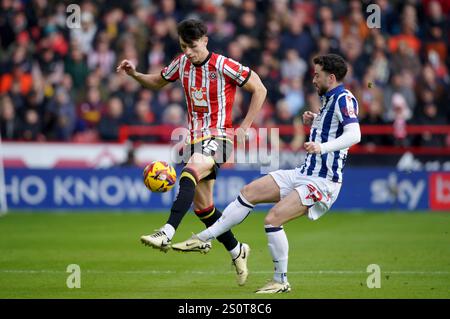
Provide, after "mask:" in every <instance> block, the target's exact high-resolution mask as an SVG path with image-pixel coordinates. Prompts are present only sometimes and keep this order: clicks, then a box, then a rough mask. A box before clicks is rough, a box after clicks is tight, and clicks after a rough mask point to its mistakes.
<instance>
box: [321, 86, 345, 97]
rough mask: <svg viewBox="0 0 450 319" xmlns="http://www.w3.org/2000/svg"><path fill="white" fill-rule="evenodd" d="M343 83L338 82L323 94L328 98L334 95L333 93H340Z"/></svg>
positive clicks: (342, 89)
mask: <svg viewBox="0 0 450 319" xmlns="http://www.w3.org/2000/svg"><path fill="white" fill-rule="evenodd" d="M344 90H345V89H344V84H339V85H338V86H336V87H335V88H334V89H331V90H330V91H328V92H327V93H325V94H324V95H323V96H325V97H326V98H329V97H330V96H332V95H334V94H338V93H341V92H342V91H344Z"/></svg>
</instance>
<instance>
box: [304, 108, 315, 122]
mask: <svg viewBox="0 0 450 319" xmlns="http://www.w3.org/2000/svg"><path fill="white" fill-rule="evenodd" d="M316 116H317V114H316V113H313V112H311V111H306V112H305V113H303V124H305V125H311V124H312V122H313V121H314V119H315V117H316Z"/></svg>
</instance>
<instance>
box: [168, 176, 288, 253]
mask: <svg viewBox="0 0 450 319" xmlns="http://www.w3.org/2000/svg"><path fill="white" fill-rule="evenodd" d="M279 199H280V188H279V186H278V184H277V183H276V182H275V180H274V179H273V177H272V176H271V175H266V176H264V177H261V178H259V179H257V180H255V181H253V182H251V183H250V184H248V185H246V186H244V188H243V189H242V190H241V193H240V194H239V196H238V197H237V199H236V200H235V201H234V202H231V203H230V204H229V205H228V206H227V207H226V208H225V210H224V211H223V214H222V217H220V218H219V219H218V220H217V221H216V222H215V223H214V225H212V226H210V227H208V228H207V229H205V230H204V231H202V232H200V233H198V234H197V235H196V236H194V237H193V238H191V239H188V240H186V241H184V242H181V243H177V244H174V245H173V246H172V248H174V249H177V250H189V249H192V247H195V246H196V245H197V246H202V245H203V243H204V242H208V241H210V240H212V239H214V238H217V237H218V236H220V235H221V234H223V233H225V232H226V231H228V230H230V229H231V228H232V227H234V226H236V225H238V224H240V223H241V222H242V221H243V220H244V219H245V218H246V217H247V216H248V215H249V214H250V212H251V211H252V209H253V207H254V205H255V204H258V203H273V202H276V201H278V200H279Z"/></svg>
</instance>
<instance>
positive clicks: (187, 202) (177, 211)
mask: <svg viewBox="0 0 450 319" xmlns="http://www.w3.org/2000/svg"><path fill="white" fill-rule="evenodd" d="M214 165H215V162H214V160H213V158H212V157H210V156H205V155H203V154H201V153H193V154H192V156H190V158H189V161H188V163H187V165H186V166H185V167H184V168H183V170H182V172H181V175H180V179H179V186H180V189H179V191H178V195H177V198H176V199H175V201H174V202H173V204H172V208H171V210H170V216H169V218H168V220H167V223H166V224H165V225H164V226H163V227H161V228H160V229H159V230H158V231H157V232H155V233H153V234H151V235H146V236H142V237H141V241H142V243H144V244H146V245H149V246H152V247H154V248H158V249H160V250H162V251H165V252H166V251H167V250H168V249H170V243H171V240H172V238H173V236H174V234H175V231H176V229H177V228H178V226H179V225H180V223H181V220H182V219H183V217H184V216H185V215H186V213H187V211H188V210H189V208H190V207H191V205H192V202H193V200H194V195H195V188H196V186H197V184H198V182H199V181H200V180H201V179H203V178H204V177H205V176H207V175H209V174H210V173H211V170H212V169H213V167H214Z"/></svg>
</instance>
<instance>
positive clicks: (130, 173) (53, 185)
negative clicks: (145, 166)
mask: <svg viewBox="0 0 450 319" xmlns="http://www.w3.org/2000/svg"><path fill="white" fill-rule="evenodd" d="M178 172H179V168H178ZM260 176H261V174H260V172H259V171H258V170H236V169H224V170H222V171H221V172H220V176H219V178H218V180H217V183H216V190H215V191H216V192H215V194H216V195H215V203H216V205H217V206H219V207H224V206H226V205H227V204H228V203H229V202H230V201H232V200H234V199H235V198H236V195H237V194H238V192H239V190H240V189H241V188H242V187H243V186H244V185H245V184H246V183H249V182H250V181H252V180H254V179H256V178H258V177H260ZM5 191H6V198H7V202H8V207H9V208H10V209H21V210H46V211H58V210H70V211H73V210H80V211H83V210H108V211H110V210H118V211H128V210H148V211H154V210H168V209H169V208H170V206H171V203H172V201H173V200H174V196H175V195H176V192H177V189H176V188H174V189H173V190H172V191H170V192H167V193H164V194H158V193H151V192H150V191H148V190H147V189H146V188H145V186H144V184H143V182H142V170H141V169H139V168H107V169H60V168H56V169H27V168H7V169H6V171H5ZM261 207H263V206H261ZM267 207H268V206H266V208H267ZM334 208H335V209H338V210H379V211H380V212H383V211H384V212H386V211H390V210H404V211H405V212H407V211H415V210H441V211H445V210H447V211H450V173H447V172H411V173H405V172H399V171H396V170H395V169H389V168H376V167H368V168H347V169H346V171H345V175H344V185H343V187H342V189H341V193H340V195H339V198H338V200H337V201H336V203H335V205H334Z"/></svg>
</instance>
